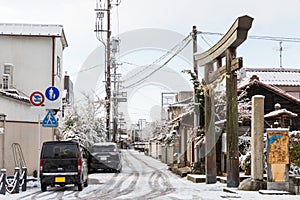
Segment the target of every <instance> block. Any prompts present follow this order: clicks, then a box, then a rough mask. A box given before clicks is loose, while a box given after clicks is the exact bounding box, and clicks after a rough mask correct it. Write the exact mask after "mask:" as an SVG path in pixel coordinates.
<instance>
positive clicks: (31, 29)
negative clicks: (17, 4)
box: [0, 23, 68, 47]
mask: <svg viewBox="0 0 300 200" xmlns="http://www.w3.org/2000/svg"><path fill="white" fill-rule="evenodd" d="M0 35H24V36H54V37H62V42H63V44H64V46H65V47H67V46H68V44H67V41H66V38H65V34H64V30H63V26H62V25H58V24H20V23H0Z"/></svg>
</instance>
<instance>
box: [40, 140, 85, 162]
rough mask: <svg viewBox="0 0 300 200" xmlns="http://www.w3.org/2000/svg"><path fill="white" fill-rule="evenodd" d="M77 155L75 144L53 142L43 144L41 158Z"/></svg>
mask: <svg viewBox="0 0 300 200" xmlns="http://www.w3.org/2000/svg"><path fill="white" fill-rule="evenodd" d="M78 155H79V152H78V147H77V145H76V144H66V143H57V144H56V143H53V144H46V145H44V146H43V151H42V157H43V159H62V158H77V157H78Z"/></svg>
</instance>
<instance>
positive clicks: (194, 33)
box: [192, 26, 199, 131]
mask: <svg viewBox="0 0 300 200" xmlns="http://www.w3.org/2000/svg"><path fill="white" fill-rule="evenodd" d="M192 39H193V54H194V53H197V28H196V26H193V30H192ZM193 67H194V73H195V75H196V80H195V81H194V104H195V106H194V108H195V109H194V128H197V129H196V131H198V127H199V99H198V88H197V87H199V80H198V78H199V77H198V66H197V62H196V61H195V57H194V56H193Z"/></svg>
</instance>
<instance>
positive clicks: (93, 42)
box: [0, 0, 300, 81]
mask: <svg viewBox="0 0 300 200" xmlns="http://www.w3.org/2000/svg"><path fill="white" fill-rule="evenodd" d="M102 1H103V0H102ZM0 3H1V6H0V22H2V23H5V22H7V23H42V24H62V25H63V26H64V30H65V34H66V37H67V41H68V44H69V47H68V48H66V50H65V51H64V60H63V62H64V63H63V64H64V71H68V73H69V74H70V75H71V77H72V80H73V81H75V77H76V75H77V73H78V71H79V70H80V67H81V65H82V63H84V61H85V60H86V58H87V57H88V56H89V55H90V54H91V52H92V51H93V50H94V49H95V48H96V47H97V46H99V45H100V42H99V41H98V40H97V39H96V35H95V32H94V29H95V18H96V13H95V11H94V9H95V7H96V0H23V1H20V0H9V1H7V0H0ZM112 11H113V13H112V35H113V36H114V35H118V34H122V33H126V32H128V31H132V30H135V29H142V28H159V29H167V30H171V31H174V32H177V33H180V34H182V35H188V34H189V32H190V31H191V29H192V26H193V25H196V26H197V29H198V30H199V31H204V32H219V33H225V32H226V31H227V30H228V29H229V27H230V26H231V25H232V23H233V22H234V21H235V19H236V18H237V17H239V16H243V15H249V16H251V17H253V18H254V21H253V25H252V28H251V29H250V31H249V35H251V36H253V35H264V36H282V37H291V38H300V20H299V19H300V0H285V1H283V0H263V1H262V0H206V1H204V0H121V4H120V5H119V6H118V8H116V7H115V6H114V8H113V9H112ZM141 37H142V36H141ZM198 38H199V39H198V41H199V45H200V46H201V47H202V48H203V49H207V48H209V46H208V45H207V43H209V44H210V45H211V46H212V45H213V44H214V43H215V42H216V41H217V40H218V39H219V38H216V36H210V35H205V36H204V39H205V41H204V40H203V39H202V38H201V37H198ZM149 39H150V38H149ZM122 42H124V41H122ZM178 42H179V41H178ZM174 45H175V44H174ZM278 49H279V42H278V41H277V42H274V41H265V40H254V39H248V40H247V41H246V42H245V43H243V44H242V45H241V47H240V48H239V49H238V53H237V54H238V56H242V57H243V59H244V67H279V51H278ZM299 54H300V43H299V42H298V43H297V42H283V67H289V68H298V67H300V62H299ZM131 62H133V63H135V61H134V60H132V61H131ZM139 64H140V65H141V63H139ZM145 64H149V63H145Z"/></svg>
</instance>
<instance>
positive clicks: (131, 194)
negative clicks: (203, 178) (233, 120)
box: [0, 150, 299, 200]
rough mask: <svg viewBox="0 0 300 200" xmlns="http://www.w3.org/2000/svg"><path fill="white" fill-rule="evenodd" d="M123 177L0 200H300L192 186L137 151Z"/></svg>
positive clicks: (128, 156)
mask: <svg viewBox="0 0 300 200" xmlns="http://www.w3.org/2000/svg"><path fill="white" fill-rule="evenodd" d="M122 154H123V170H122V172H121V173H119V174H116V173H94V174H90V175H89V179H90V183H89V186H88V187H86V188H84V189H83V191H81V192H78V191H77V187H73V186H66V187H49V188H48V190H47V191H46V192H41V191H40V187H39V186H37V187H29V188H28V189H27V191H25V192H20V193H19V194H6V196H0V199H19V200H26V199H27V200H29V199H37V200H40V199H42V200H43V199H47V200H48V199H70V200H71V199H88V200H98V199H100V200H101V199H103V200H104V199H105V200H107V199H143V200H144V199H172V200H176V199H195V200H196V199H199V200H202V199H203V200H204V199H205V200H206V199H207V200H215V199H255V200H259V199H264V200H265V199H275V198H276V199H277V200H279V199H299V196H295V195H279V196H278V195H276V196H274V195H261V194H259V193H258V192H245V191H236V193H226V192H223V189H224V188H226V184H221V183H217V184H209V185H208V184H205V183H192V182H190V181H188V180H186V178H181V177H179V176H177V175H174V174H173V173H171V172H170V171H169V170H168V169H167V166H166V165H165V164H163V163H161V162H160V161H157V160H155V159H153V158H151V157H148V156H145V155H144V154H143V153H139V152H136V151H133V150H124V151H123V152H122Z"/></svg>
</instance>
